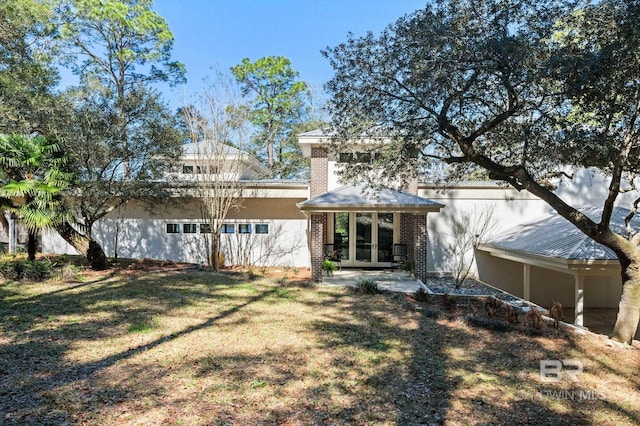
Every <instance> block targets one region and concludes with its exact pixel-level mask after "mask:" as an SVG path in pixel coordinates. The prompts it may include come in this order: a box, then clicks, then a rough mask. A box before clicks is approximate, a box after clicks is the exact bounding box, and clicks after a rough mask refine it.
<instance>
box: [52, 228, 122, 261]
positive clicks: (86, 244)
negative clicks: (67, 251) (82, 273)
mask: <svg viewBox="0 0 640 426" xmlns="http://www.w3.org/2000/svg"><path fill="white" fill-rule="evenodd" d="M56 231H58V233H59V234H60V236H61V237H62V238H63V239H64V240H65V241H66V242H68V243H69V244H71V245H72V246H73V248H75V249H76V250H78V251H79V252H80V253H81V254H82V255H83V256H84V257H85V258H86V259H87V261H88V262H89V265H90V266H91V269H94V270H96V271H102V270H104V269H108V268H109V262H107V256H106V255H105V254H104V250H102V246H100V244H99V243H98V242H97V241H95V240H93V239H91V238H88V237H86V236H85V235H82V234H81V233H79V232H78V231H76V230H75V229H74V228H73V226H71V225H70V224H69V223H67V222H65V223H63V224H62V225H60V226H58V227H57V228H56Z"/></svg>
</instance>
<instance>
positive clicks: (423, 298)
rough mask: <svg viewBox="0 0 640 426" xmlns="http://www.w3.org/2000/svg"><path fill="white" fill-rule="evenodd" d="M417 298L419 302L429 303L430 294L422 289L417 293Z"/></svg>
mask: <svg viewBox="0 0 640 426" xmlns="http://www.w3.org/2000/svg"><path fill="white" fill-rule="evenodd" d="M415 298H416V300H417V301H418V302H427V301H429V293H427V292H426V291H425V289H424V288H423V287H420V288H419V289H418V290H417V291H416V294H415Z"/></svg>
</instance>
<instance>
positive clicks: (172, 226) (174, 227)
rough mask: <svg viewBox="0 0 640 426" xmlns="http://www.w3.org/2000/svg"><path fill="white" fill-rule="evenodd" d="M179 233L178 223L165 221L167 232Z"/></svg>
mask: <svg viewBox="0 0 640 426" xmlns="http://www.w3.org/2000/svg"><path fill="white" fill-rule="evenodd" d="M179 233H180V224H178V223H167V234H179Z"/></svg>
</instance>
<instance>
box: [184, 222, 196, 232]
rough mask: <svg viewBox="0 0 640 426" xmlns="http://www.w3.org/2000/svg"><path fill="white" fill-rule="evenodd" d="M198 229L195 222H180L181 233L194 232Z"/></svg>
mask: <svg viewBox="0 0 640 426" xmlns="http://www.w3.org/2000/svg"><path fill="white" fill-rule="evenodd" d="M197 230H198V227H197V226H196V224H195V223H183V224H182V233H183V234H195V233H196V232H197Z"/></svg>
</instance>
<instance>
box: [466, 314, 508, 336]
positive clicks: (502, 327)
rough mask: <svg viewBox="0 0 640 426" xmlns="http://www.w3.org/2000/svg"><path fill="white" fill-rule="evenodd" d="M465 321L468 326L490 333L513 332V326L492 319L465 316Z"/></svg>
mask: <svg viewBox="0 0 640 426" xmlns="http://www.w3.org/2000/svg"><path fill="white" fill-rule="evenodd" d="M465 321H466V322H467V324H469V325H470V326H473V327H480V328H484V329H487V330H492V331H499V332H507V331H512V330H513V326H512V325H511V324H508V323H506V322H504V321H500V320H497V319H492V318H486V317H476V316H473V315H467V316H466V317H465Z"/></svg>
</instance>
